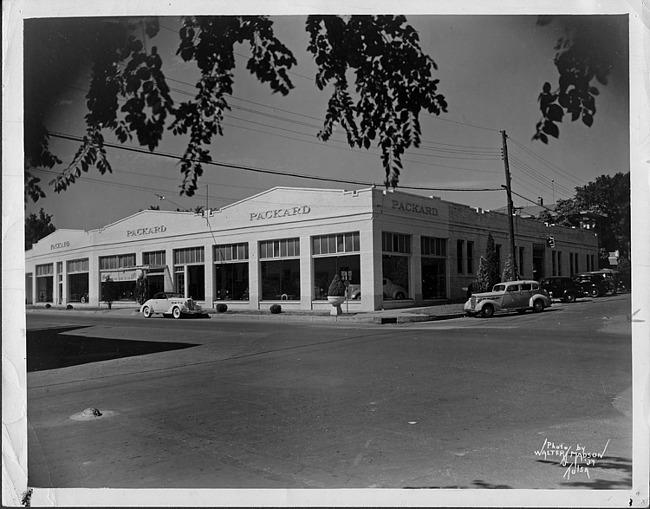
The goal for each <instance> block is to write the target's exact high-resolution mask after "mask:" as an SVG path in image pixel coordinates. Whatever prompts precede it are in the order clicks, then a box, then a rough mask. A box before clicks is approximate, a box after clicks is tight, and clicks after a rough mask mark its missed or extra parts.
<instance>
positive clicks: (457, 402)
mask: <svg viewBox="0 0 650 509" xmlns="http://www.w3.org/2000/svg"><path fill="white" fill-rule="evenodd" d="M629 306H630V299H629V296H628V295H618V296H615V297H607V298H602V299H595V300H593V301H583V302H578V303H576V304H573V305H559V306H555V307H554V309H552V310H548V311H545V312H544V313H541V314H532V313H529V314H526V315H524V316H518V315H507V316H497V317H494V318H492V319H489V320H485V319H473V318H460V319H455V320H449V321H445V322H434V323H422V324H406V325H383V326H379V325H372V324H357V325H355V324H346V325H340V324H311V323H290V322H260V321H257V320H256V321H254V322H251V323H246V322H242V321H241V320H240V321H237V322H227V321H224V320H221V319H220V320H216V319H214V318H211V319H204V320H179V321H174V320H170V319H164V318H152V319H149V320H146V319H144V318H143V317H139V316H136V317H123V316H120V317H119V318H117V319H116V318H115V317H112V318H111V317H110V316H108V315H101V316H99V315H93V316H87V315H84V314H83V313H76V314H66V312H65V311H63V312H61V313H60V314H57V313H47V314H45V313H43V314H39V313H30V314H28V330H29V332H28V371H29V373H28V417H29V425H30V428H29V484H30V485H31V486H34V487H50V486H53V487H115V488H131V487H151V488H157V487H167V488H171V487H178V488H198V487H209V488H366V487H384V488H405V487H415V488H427V487H435V488H451V487H460V488H483V487H485V488H585V487H588V488H627V487H629V486H630V483H631V458H632V445H631V436H632V430H631V418H630V413H631V408H630V403H629V399H630V387H631V383H632V378H631V344H630V343H631V342H630V324H629V317H628V316H627V314H628V313H629ZM89 407H96V408H98V409H99V410H100V411H101V412H102V413H103V415H102V416H101V417H94V418H93V417H85V416H83V415H80V413H81V412H82V411H83V410H84V409H86V408H89ZM550 443H553V444H555V445H558V446H559V444H564V445H565V446H570V447H571V448H572V450H573V451H574V452H575V451H576V447H577V445H578V444H581V445H582V446H584V447H585V451H584V452H585V453H598V454H600V453H602V452H603V451H604V452H605V454H604V455H603V457H602V458H600V457H596V458H595V459H591V460H590V461H591V462H590V463H589V464H587V461H586V460H585V458H586V455H585V456H579V457H578V456H575V455H571V454H568V455H567V456H566V459H567V460H568V462H569V465H565V466H562V465H561V463H562V457H560V456H557V455H555V454H556V452H555V451H552V449H551V448H550V446H549V444H550ZM544 444H546V446H544ZM543 450H545V451H546V455H543V454H542V451H543ZM536 451H537V453H538V454H536ZM565 452H566V451H565ZM570 464H573V465H574V467H577V468H574V469H573V471H572V470H571V469H569V470H568V471H567V467H568V466H570ZM585 467H586V468H587V470H588V472H586V471H585V470H584V469H585Z"/></svg>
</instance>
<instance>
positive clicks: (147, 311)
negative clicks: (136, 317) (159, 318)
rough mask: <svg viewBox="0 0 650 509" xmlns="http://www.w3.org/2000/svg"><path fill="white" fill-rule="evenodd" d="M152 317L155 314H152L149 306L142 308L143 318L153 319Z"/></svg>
mask: <svg viewBox="0 0 650 509" xmlns="http://www.w3.org/2000/svg"><path fill="white" fill-rule="evenodd" d="M151 315H153V313H152V312H151V308H150V307H149V306H145V307H144V308H142V316H144V317H145V318H151Z"/></svg>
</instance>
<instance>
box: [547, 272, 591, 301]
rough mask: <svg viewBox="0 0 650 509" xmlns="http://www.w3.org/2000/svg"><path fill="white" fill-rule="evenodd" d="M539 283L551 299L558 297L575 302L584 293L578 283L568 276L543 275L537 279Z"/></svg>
mask: <svg viewBox="0 0 650 509" xmlns="http://www.w3.org/2000/svg"><path fill="white" fill-rule="evenodd" d="M539 284H540V285H541V287H542V288H543V289H544V290H546V292H547V293H548V295H549V297H551V299H560V300H561V301H562V302H575V300H576V299H577V298H578V297H582V296H583V295H584V294H583V291H582V288H581V287H580V285H579V284H578V283H576V282H575V280H573V279H572V278H570V277H561V276H553V277H545V278H542V279H540V280H539Z"/></svg>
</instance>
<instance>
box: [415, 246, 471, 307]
mask: <svg viewBox="0 0 650 509" xmlns="http://www.w3.org/2000/svg"><path fill="white" fill-rule="evenodd" d="M421 245H422V249H421V253H422V298H423V299H444V298H446V297H447V239H439V238H436V237H422V239H421ZM468 247H469V246H468Z"/></svg>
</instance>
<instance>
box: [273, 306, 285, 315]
mask: <svg viewBox="0 0 650 509" xmlns="http://www.w3.org/2000/svg"><path fill="white" fill-rule="evenodd" d="M271 313H273V314H274V315H277V314H278V313H282V306H280V304H273V305H272V306H271Z"/></svg>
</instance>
